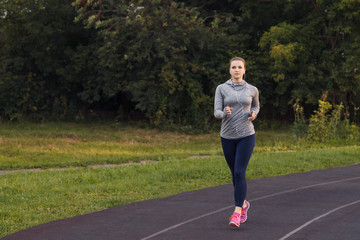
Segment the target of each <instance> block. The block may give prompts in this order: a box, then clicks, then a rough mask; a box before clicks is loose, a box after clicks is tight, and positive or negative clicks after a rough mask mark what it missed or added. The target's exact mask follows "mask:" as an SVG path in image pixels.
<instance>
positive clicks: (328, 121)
mask: <svg viewBox="0 0 360 240" xmlns="http://www.w3.org/2000/svg"><path fill="white" fill-rule="evenodd" d="M343 109H344V105H343V104H342V103H341V104H339V105H335V106H333V105H332V104H331V103H329V102H327V101H326V94H324V95H323V98H322V100H319V107H318V109H317V110H315V111H314V114H313V115H311V118H310V122H309V125H308V126H306V123H305V120H304V118H303V114H302V107H301V106H300V104H299V103H298V102H297V103H296V104H294V111H295V122H294V125H293V130H294V133H295V136H297V137H301V138H302V137H306V139H307V140H309V141H311V142H326V141H331V140H336V139H341V140H346V141H353V140H355V141H358V140H360V128H359V127H358V126H356V125H355V124H354V123H352V124H350V121H349V119H348V118H347V117H346V115H344V114H343Z"/></svg>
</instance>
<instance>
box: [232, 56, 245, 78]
mask: <svg viewBox="0 0 360 240" xmlns="http://www.w3.org/2000/svg"><path fill="white" fill-rule="evenodd" d="M245 70H246V69H245V66H244V62H243V61H241V60H235V61H232V62H231V65H230V74H231V77H232V79H233V81H235V82H240V81H241V80H242V79H243V75H244V73H245Z"/></svg>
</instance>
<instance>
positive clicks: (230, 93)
mask: <svg viewBox="0 0 360 240" xmlns="http://www.w3.org/2000/svg"><path fill="white" fill-rule="evenodd" d="M227 106H229V107H232V108H233V110H232V112H231V114H230V115H228V114H227V113H226V112H225V107H227ZM250 110H253V111H254V112H255V113H256V116H257V115H258V113H259V111H260V105H259V91H258V89H257V88H256V87H254V86H253V85H251V84H249V83H247V82H246V81H245V80H242V81H241V82H240V83H236V82H233V81H232V79H229V80H228V81H226V82H225V83H223V84H220V85H219V86H218V87H217V88H216V92H215V101H214V116H215V117H216V118H220V119H222V123H221V131H220V136H221V137H223V138H226V139H239V138H243V137H247V136H250V135H252V134H254V133H255V130H254V125H253V124H252V122H251V121H249V120H248V118H249V117H250Z"/></svg>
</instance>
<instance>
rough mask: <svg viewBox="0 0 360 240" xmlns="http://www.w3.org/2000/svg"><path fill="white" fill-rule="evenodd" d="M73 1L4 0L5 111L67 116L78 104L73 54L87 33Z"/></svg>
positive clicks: (1, 77)
mask: <svg viewBox="0 0 360 240" xmlns="http://www.w3.org/2000/svg"><path fill="white" fill-rule="evenodd" d="M70 2H71V1H70V0H67V1H63V0H28V1H0V14H1V13H2V17H1V18H0V21H1V25H0V35H1V38H0V46H1V47H0V63H1V65H0V67H1V68H0V113H1V115H2V116H3V117H4V118H7V119H9V120H16V119H18V120H19V119H21V118H22V117H24V116H32V117H33V118H35V119H44V118H45V119H49V118H51V117H54V118H62V117H65V116H66V115H69V114H73V112H76V111H77V109H75V108H78V106H79V105H78V98H77V91H78V90H79V87H78V81H67V80H69V79H70V78H67V77H66V71H65V69H66V68H67V66H69V65H70V64H71V62H70V56H72V55H73V54H74V51H75V49H76V47H77V45H78V44H79V42H81V40H82V39H83V38H84V37H85V36H86V34H84V30H83V28H82V27H81V26H80V25H79V24H74V23H73V19H74V17H75V11H74V10H73V9H72V8H71V6H70Z"/></svg>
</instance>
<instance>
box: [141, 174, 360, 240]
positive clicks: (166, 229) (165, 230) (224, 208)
mask: <svg viewBox="0 0 360 240" xmlns="http://www.w3.org/2000/svg"><path fill="white" fill-rule="evenodd" d="M357 179H360V177H355V178H347V179H343V180H338V181H331V182H324V183H318V184H313V185H309V186H306V187H300V188H295V189H290V190H286V191H282V192H278V193H273V194H269V195H266V196H262V197H258V198H254V199H250V200H249V201H252V202H254V201H257V200H262V199H265V198H270V197H274V196H278V195H282V194H285V193H290V192H295V191H299V190H303V189H307V188H313V187H317V186H323V185H328V184H334V183H341V182H346V181H352V180H357ZM233 207H234V205H231V206H227V207H223V208H220V209H218V210H215V211H213V212H209V213H206V214H203V215H201V216H198V217H196V218H191V219H189V220H186V221H184V222H180V223H178V224H176V225H173V226H170V227H168V228H165V229H163V230H161V231H159V232H156V233H154V234H151V235H149V236H146V237H144V238H141V240H147V239H151V238H153V237H155V236H157V235H160V234H162V233H165V232H167V231H169V230H171V229H174V228H178V227H180V226H182V225H185V224H187V223H190V222H193V221H196V220H199V219H201V218H203V217H207V216H210V215H213V214H215V213H218V212H221V211H224V210H227V209H229V208H233Z"/></svg>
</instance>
